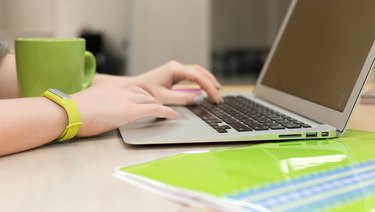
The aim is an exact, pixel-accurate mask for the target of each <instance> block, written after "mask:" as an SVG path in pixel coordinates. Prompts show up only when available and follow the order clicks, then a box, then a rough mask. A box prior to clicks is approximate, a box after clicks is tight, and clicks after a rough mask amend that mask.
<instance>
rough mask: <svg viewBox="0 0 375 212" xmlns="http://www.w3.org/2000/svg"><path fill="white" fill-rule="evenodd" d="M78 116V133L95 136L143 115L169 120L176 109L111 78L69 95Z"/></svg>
mask: <svg viewBox="0 0 375 212" xmlns="http://www.w3.org/2000/svg"><path fill="white" fill-rule="evenodd" d="M72 97H73V99H74V100H75V102H76V104H77V106H78V110H79V112H80V116H81V122H82V125H81V128H80V129H79V131H78V134H77V135H78V136H94V135H98V134H100V133H104V132H107V131H110V130H113V129H116V128H119V127H121V126H123V125H125V124H127V123H130V122H132V121H135V120H137V119H140V118H144V117H158V118H168V119H172V118H175V117H176V116H177V113H176V111H174V110H173V109H171V108H169V107H166V106H163V105H162V104H161V103H160V102H159V101H158V100H156V99H155V98H154V97H153V96H152V95H151V94H149V93H148V92H147V91H145V90H144V89H142V88H141V87H139V86H137V85H135V84H134V83H132V81H131V80H129V81H127V80H124V79H122V78H116V77H113V78H110V79H109V80H105V81H103V82H101V83H96V84H93V85H92V86H91V87H89V88H87V89H86V90H83V91H81V92H78V93H76V94H73V95H72Z"/></svg>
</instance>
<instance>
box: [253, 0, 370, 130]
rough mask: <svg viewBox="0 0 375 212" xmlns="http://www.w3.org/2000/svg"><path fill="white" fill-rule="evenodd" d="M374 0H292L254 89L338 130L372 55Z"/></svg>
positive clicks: (365, 75) (357, 91) (355, 97)
mask: <svg viewBox="0 0 375 212" xmlns="http://www.w3.org/2000/svg"><path fill="white" fill-rule="evenodd" d="M374 8H375V1H374V0H362V1H358V0H328V1H327V0H294V1H293V2H292V4H291V7H290V9H289V11H288V13H287V17H286V19H285V21H284V23H283V25H282V27H281V30H280V32H279V34H278V36H277V38H276V40H275V43H274V46H273V47H272V49H271V52H270V54H269V57H268V58H267V61H266V63H265V65H264V67H263V70H262V72H261V74H260V77H259V78H258V81H257V84H256V88H255V92H254V93H255V94H256V95H257V96H258V97H260V98H262V99H264V100H266V101H268V102H271V103H273V104H276V105H278V106H280V107H283V108H287V109H288V110H290V111H293V112H295V113H297V114H300V115H302V116H305V117H307V118H309V119H312V120H314V121H317V122H320V123H325V124H329V125H331V126H333V127H335V128H336V129H337V130H338V131H339V132H342V131H343V130H344V128H345V126H346V123H347V121H348V119H349V116H350V114H351V112H352V110H353V108H354V105H355V103H356V100H357V99H358V96H359V94H360V91H361V88H362V87H363V85H364V83H365V81H366V78H367V76H368V74H369V72H370V70H371V68H372V66H373V64H374V57H375V46H374V39H375V12H374V11H375V10H374Z"/></svg>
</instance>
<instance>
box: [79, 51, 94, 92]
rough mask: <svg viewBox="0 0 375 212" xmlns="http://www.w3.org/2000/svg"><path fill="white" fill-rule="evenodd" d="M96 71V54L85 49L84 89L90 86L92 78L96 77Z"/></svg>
mask: <svg viewBox="0 0 375 212" xmlns="http://www.w3.org/2000/svg"><path fill="white" fill-rule="evenodd" d="M95 72H96V60H95V56H94V55H93V54H92V53H91V52H89V51H85V73H84V76H83V84H82V87H83V89H85V88H87V87H89V86H90V84H91V81H92V78H93V77H94V75H95Z"/></svg>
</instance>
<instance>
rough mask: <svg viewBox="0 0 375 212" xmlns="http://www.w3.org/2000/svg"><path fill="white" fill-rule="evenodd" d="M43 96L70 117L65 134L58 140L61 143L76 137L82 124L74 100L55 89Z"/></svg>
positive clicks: (49, 90)
mask: <svg viewBox="0 0 375 212" xmlns="http://www.w3.org/2000/svg"><path fill="white" fill-rule="evenodd" d="M42 96H44V97H46V98H48V99H50V100H52V101H53V102H55V103H56V104H58V105H60V106H61V107H62V108H63V109H64V110H65V111H66V114H67V116H68V124H67V126H66V127H65V130H64V132H63V133H62V134H61V135H60V136H59V137H58V138H57V140H58V141H60V142H61V141H66V140H69V139H72V138H73V137H74V136H76V135H77V133H78V130H79V128H80V126H81V124H82V123H81V120H80V115H79V111H78V108H77V105H76V103H75V102H74V100H73V98H71V97H70V96H69V95H67V94H65V93H63V92H61V91H60V90H57V89H54V88H50V89H48V90H47V91H45V92H44V93H43V94H42Z"/></svg>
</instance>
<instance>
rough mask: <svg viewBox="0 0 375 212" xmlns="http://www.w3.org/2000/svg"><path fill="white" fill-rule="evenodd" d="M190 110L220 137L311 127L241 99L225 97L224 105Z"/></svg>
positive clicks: (203, 106) (201, 106)
mask: <svg viewBox="0 0 375 212" xmlns="http://www.w3.org/2000/svg"><path fill="white" fill-rule="evenodd" d="M188 108H189V109H190V111H192V112H193V113H194V114H195V115H197V116H198V117H200V118H201V119H202V120H203V121H204V122H206V123H207V124H208V125H210V126H211V127H212V128H213V129H215V130H216V131H217V132H219V133H227V132H228V129H235V130H237V131H238V132H248V131H253V130H255V131H259V130H280V129H296V128H310V127H311V126H310V125H308V124H306V123H303V122H301V121H298V120H296V119H294V118H292V117H289V116H287V115H284V114H281V113H279V112H276V111H274V110H272V109H269V108H267V107H265V106H263V105H260V104H258V103H256V102H254V101H251V100H250V99H247V98H245V97H242V96H227V97H224V102H223V103H221V104H214V103H211V102H209V101H208V100H207V99H205V100H204V101H203V102H202V103H200V104H198V105H192V106H188Z"/></svg>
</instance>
